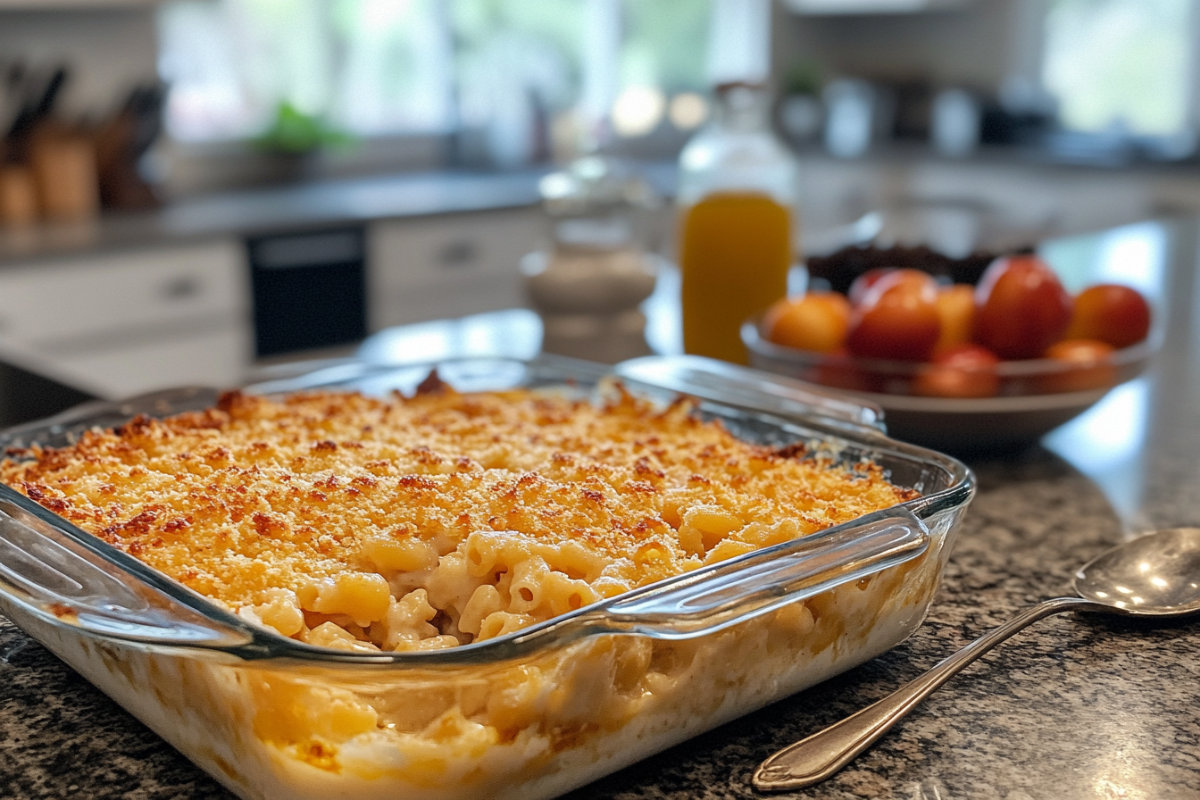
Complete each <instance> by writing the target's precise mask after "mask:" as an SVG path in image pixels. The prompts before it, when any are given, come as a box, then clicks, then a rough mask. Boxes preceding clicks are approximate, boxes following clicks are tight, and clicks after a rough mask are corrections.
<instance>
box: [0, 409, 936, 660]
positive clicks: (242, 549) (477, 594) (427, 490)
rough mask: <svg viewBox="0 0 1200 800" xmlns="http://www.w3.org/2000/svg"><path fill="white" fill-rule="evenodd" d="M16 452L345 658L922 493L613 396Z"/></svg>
mask: <svg viewBox="0 0 1200 800" xmlns="http://www.w3.org/2000/svg"><path fill="white" fill-rule="evenodd" d="M16 455H18V456H22V457H23V459H24V460H8V461H5V462H4V463H3V464H0V479H2V480H3V481H4V482H6V483H8V484H9V485H11V486H13V487H15V488H16V489H17V490H19V491H21V492H23V493H25V494H26V495H28V496H29V497H30V498H32V499H33V500H35V501H36V502H38V503H40V504H41V505H43V506H45V507H46V508H48V509H50V510H51V511H53V512H55V513H57V514H59V515H60V516H62V517H63V518H65V519H67V520H70V521H71V522H73V523H75V524H76V525H78V526H79V527H80V528H82V529H83V530H85V531H88V532H90V533H92V534H94V535H96V536H98V537H100V538H101V539H103V540H104V541H106V542H108V543H109V544H112V545H114V546H116V547H118V548H120V549H121V550H124V551H126V552H128V553H130V554H132V555H134V556H136V557H137V558H139V559H141V560H142V561H144V562H146V563H147V564H149V565H151V566H152V567H154V568H156V569H158V570H160V571H162V572H164V573H166V574H167V575H169V576H171V577H172V578H174V579H176V580H178V581H180V582H181V583H183V584H184V585H186V586H189V587H191V588H192V589H194V590H196V591H198V592H200V593H201V594H204V595H206V596H208V597H210V598H212V599H214V600H217V601H219V602H220V603H223V604H224V605H226V606H227V607H229V608H231V609H233V610H235V611H236V612H238V613H239V614H242V615H243V616H245V617H246V618H248V619H251V620H253V621H255V622H258V623H261V624H264V625H267V626H270V627H272V628H274V629H275V630H277V631H279V632H280V633H282V634H284V635H287V636H293V637H296V638H299V639H301V640H304V641H309V642H312V643H315V644H322V645H326V646H335V647H343V648H348V649H373V648H382V649H388V650H404V649H415V648H434V647H446V646H453V645H456V644H460V643H465V642H470V641H474V640H477V639H483V638H490V637H492V636H496V635H502V634H503V633H507V632H509V631H511V630H515V629H517V628H520V627H525V626H527V625H529V624H533V623H535V622H538V621H541V620H543V619H548V618H550V617H552V616H554V615H555V614H557V613H562V612H563V611H567V610H570V609H571V608H575V607H578V606H580V605H585V604H587V603H588V602H591V601H593V600H595V599H598V598H600V597H605V596H611V595H613V594H617V593H619V592H622V591H626V590H628V589H630V588H633V587H636V586H641V585H645V584H647V583H650V582H653V581H656V580H659V579H661V578H664V577H667V576H670V575H676V574H679V573H681V572H683V571H686V570H690V569H695V568H696V567H699V566H701V565H703V564H705V563H711V562H712V561H716V560H721V559H724V558H729V557H732V556H735V555H739V554H742V553H745V552H749V551H750V550H753V549H755V548H759V547H764V546H767V545H770V544H775V543H777V542H780V541H785V540H788V539H793V538H795V537H798V536H803V535H806V534H809V533H813V532H815V531H819V530H822V529H824V528H827V527H829V526H831V525H835V524H838V523H841V522H846V521H849V520H852V519H854V518H856V517H859V516H861V515H863V514H866V513H868V512H871V511H875V510H877V509H881V508H886V507H888V506H892V505H895V504H896V503H899V502H902V501H904V500H907V499H911V498H912V497H915V496H916V493H915V492H913V491H912V490H907V489H901V488H898V487H895V486H893V485H891V484H889V483H888V482H887V481H886V480H884V478H883V476H882V474H881V473H880V471H879V470H878V468H876V467H874V466H872V465H860V466H859V467H858V468H857V469H856V470H855V471H854V472H850V471H847V470H844V469H841V468H836V467H833V466H831V465H829V464H828V463H824V462H822V461H820V460H818V459H812V458H803V457H801V456H802V448H797V447H792V448H784V449H772V448H768V447H763V446H756V445H752V444H748V443H745V442H742V441H740V440H738V439H737V438H735V437H734V436H733V435H731V434H730V433H729V432H728V431H727V430H725V429H724V428H723V427H722V426H721V425H720V424H719V423H716V422H705V421H701V420H699V419H697V418H696V417H695V416H693V415H692V414H691V406H690V405H689V404H688V403H686V402H679V403H676V404H674V405H672V406H670V407H669V408H667V409H665V410H663V409H660V408H656V407H655V406H653V405H651V404H650V403H649V402H648V401H645V400H641V399H638V398H635V397H633V396H631V395H629V394H628V393H626V392H624V391H620V392H619V396H617V397H615V398H614V399H612V400H610V401H608V402H606V403H605V404H603V405H599V406H598V405H594V404H592V403H590V402H588V401H584V400H578V399H570V398H567V397H564V396H559V395H554V394H543V393H536V392H531V391H526V390H514V391H508V392H495V393H480V394H459V393H456V392H454V391H452V390H448V389H441V390H439V391H435V392H431V393H425V394H418V395H417V396H416V397H413V398H411V399H406V398H404V397H401V396H399V395H395V396H392V397H390V398H387V399H374V398H369V397H365V396H362V395H360V394H355V393H344V392H315V393H303V394H295V395H290V396H286V397H283V398H281V399H269V398H266V397H257V396H250V395H245V394H241V393H236V392H235V393H229V394H226V395H224V396H223V397H222V398H221V401H220V403H219V404H218V405H217V407H216V408H212V409H209V410H206V411H201V412H194V413H186V414H181V415H178V416H175V417H171V418H168V419H162V420H157V419H151V418H149V417H138V418H137V419H135V420H133V421H132V422H129V423H128V424H126V425H124V426H122V427H120V428H118V429H116V430H107V431H101V430H94V431H90V432H87V433H85V434H83V435H82V436H81V438H80V439H79V441H78V442H77V443H76V444H74V445H72V446H68V447H64V448H61V449H38V448H35V449H33V450H31V451H29V452H27V453H23V454H16Z"/></svg>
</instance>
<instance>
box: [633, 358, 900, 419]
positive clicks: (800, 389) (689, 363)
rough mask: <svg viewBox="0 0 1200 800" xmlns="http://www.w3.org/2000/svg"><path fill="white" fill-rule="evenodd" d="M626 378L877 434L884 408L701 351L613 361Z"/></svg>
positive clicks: (683, 392)
mask: <svg viewBox="0 0 1200 800" xmlns="http://www.w3.org/2000/svg"><path fill="white" fill-rule="evenodd" d="M614 372H615V373H616V374H617V375H618V376H620V377H621V378H623V379H625V380H627V381H630V382H631V383H640V384H643V385H646V386H652V387H657V388H660V389H668V390H670V391H673V392H679V393H681V394H688V395H692V396H694V397H699V398H701V399H703V400H712V401H714V402H717V403H724V404H726V405H731V406H737V407H739V408H749V409H752V410H755V411H765V412H768V413H771V414H778V415H780V416H785V417H795V416H804V417H813V416H815V417H822V418H825V419H828V420H832V421H834V422H836V423H838V426H839V427H847V425H848V426H849V427H852V428H855V429H856V430H858V431H860V432H861V431H868V432H870V433H872V434H878V433H880V432H882V431H884V430H885V428H884V424H883V409H882V408H880V407H879V406H877V405H874V404H873V403H868V402H865V401H859V400H857V399H851V398H850V397H845V396H841V395H836V394H833V393H832V392H829V393H827V392H822V391H821V390H820V389H817V388H815V387H813V386H811V385H809V384H806V383H802V382H801V381H797V380H792V379H791V378H785V377H782V376H780V375H772V374H770V373H767V372H762V371H760V370H756V369H751V368H749V367H742V366H738V365H737V364H730V363H728V362H726V361H717V360H716V359H712V358H703V357H701V356H646V357H644V358H635V359H631V360H629V361H623V362H621V363H620V364H617V365H616V367H615V368H614Z"/></svg>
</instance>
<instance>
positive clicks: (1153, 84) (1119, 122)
mask: <svg viewBox="0 0 1200 800" xmlns="http://www.w3.org/2000/svg"><path fill="white" fill-rule="evenodd" d="M1196 5H1197V4H1196V3H1194V2H1193V0H1049V2H1048V3H1047V10H1046V16H1045V18H1044V28H1043V35H1044V43H1045V44H1044V49H1043V55H1042V70H1041V72H1042V75H1041V77H1042V83H1043V85H1044V86H1045V87H1046V89H1047V90H1048V91H1049V92H1050V93H1051V94H1052V95H1054V96H1055V97H1056V98H1057V100H1058V103H1059V121H1060V124H1061V125H1062V127H1063V128H1065V129H1067V130H1071V131H1078V132H1085V133H1097V134H1115V135H1118V136H1134V137H1167V136H1173V135H1176V134H1179V133H1182V132H1184V131H1185V130H1186V129H1187V127H1188V125H1189V123H1190V122H1191V119H1190V114H1191V111H1192V108H1193V105H1194V100H1193V95H1194V94H1195V92H1196V87H1195V85H1194V82H1193V80H1192V74H1193V72H1194V71H1195V65H1194V64H1193V63H1192V62H1191V58H1192V56H1191V53H1193V52H1194V51H1195V48H1194V47H1193V44H1194V43H1196V42H1197V41H1198V40H1200V37H1198V36H1197V35H1196V33H1195V29H1196V27H1197V22H1198V21H1200V20H1197V19H1196V14H1197V13H1198V12H1197V10H1196Z"/></svg>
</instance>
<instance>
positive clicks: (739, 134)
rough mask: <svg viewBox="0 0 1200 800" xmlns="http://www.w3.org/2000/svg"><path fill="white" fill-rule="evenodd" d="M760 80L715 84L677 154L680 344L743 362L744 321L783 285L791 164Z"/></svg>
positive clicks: (790, 252) (790, 226) (789, 247)
mask: <svg viewBox="0 0 1200 800" xmlns="http://www.w3.org/2000/svg"><path fill="white" fill-rule="evenodd" d="M770 109H771V102H770V95H769V93H768V92H767V90H766V88H765V87H764V86H763V85H762V84H759V83H751V82H731V83H725V84H721V85H719V86H718V87H717V89H716V102H715V109H714V114H713V119H712V122H711V123H710V124H709V125H708V126H706V127H705V128H704V129H702V130H701V131H700V132H699V133H698V134H697V135H696V136H695V137H694V138H693V139H692V140H691V141H690V142H689V143H688V145H687V146H686V147H685V148H684V150H683V153H682V154H681V155H680V177H679V194H678V202H679V205H680V208H681V212H680V213H681V218H680V233H679V264H680V271H681V273H682V278H683V288H682V304H683V346H684V350H685V351H686V352H688V353H694V354H696V355H703V356H710V357H713V358H720V359H724V360H726V361H734V362H737V363H743V364H744V363H746V362H747V354H746V349H745V347H744V346H743V344H742V341H741V338H740V335H739V331H740V328H741V325H742V323H743V322H744V321H745V320H746V319H748V318H750V317H751V316H753V315H755V314H757V313H759V312H761V311H763V310H765V309H766V308H767V307H768V306H769V305H771V303H773V302H775V301H776V300H778V299H780V298H781V297H783V296H784V295H785V294H786V293H787V277H788V270H789V269H790V268H791V266H792V262H793V261H794V252H795V251H794V244H793V231H794V226H795V219H794V215H795V201H796V197H795V194H796V162H795V159H794V158H793V156H792V154H791V152H790V151H789V150H788V149H787V147H786V146H785V145H784V144H783V143H782V142H780V141H779V139H778V138H776V136H775V134H774V133H773V132H772V130H771V125H770Z"/></svg>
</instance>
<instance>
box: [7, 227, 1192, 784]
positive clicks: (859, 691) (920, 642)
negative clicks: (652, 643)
mask: <svg viewBox="0 0 1200 800" xmlns="http://www.w3.org/2000/svg"><path fill="white" fill-rule="evenodd" d="M1198 231H1200V225H1198V224H1197V223H1195V222H1191V221H1184V222H1175V223H1170V224H1151V225H1143V226H1135V227H1133V228H1128V229H1121V230H1118V231H1114V232H1111V233H1108V234H1103V235H1101V236H1099V237H1090V238H1089V239H1087V240H1078V241H1076V242H1073V243H1071V244H1072V247H1071V248H1069V249H1070V250H1071V251H1073V252H1076V253H1079V252H1086V253H1091V254H1092V256H1091V257H1093V258H1095V259H1098V260H1099V262H1101V263H1102V264H1107V265H1109V267H1111V268H1112V269H1125V270H1126V272H1124V273H1122V274H1127V275H1133V276H1135V278H1137V279H1138V280H1144V281H1149V282H1150V283H1149V284H1147V285H1148V286H1149V290H1150V291H1151V293H1152V294H1153V295H1155V296H1156V297H1158V298H1159V299H1160V302H1161V303H1162V304H1163V306H1167V305H1169V306H1170V307H1171V313H1170V315H1169V316H1168V317H1167V318H1166V323H1165V325H1164V326H1163V327H1164V329H1165V333H1166V343H1165V346H1164V349H1163V351H1162V352H1161V353H1160V354H1159V357H1158V358H1157V359H1156V361H1155V362H1154V364H1153V366H1152V367H1151V369H1150V370H1149V371H1148V373H1147V374H1146V375H1144V376H1143V377H1141V378H1139V379H1138V380H1136V381H1134V382H1132V383H1130V384H1126V385H1125V386H1123V387H1121V388H1119V389H1118V390H1116V391H1114V392H1113V393H1112V394H1110V395H1109V397H1108V398H1107V399H1106V400H1105V401H1103V402H1102V403H1101V404H1100V405H1098V406H1096V407H1095V408H1094V409H1093V410H1092V411H1091V412H1089V413H1088V414H1086V415H1085V416H1083V417H1080V418H1079V419H1077V420H1076V421H1075V422H1073V423H1070V424H1068V425H1067V426H1064V427H1063V428H1060V429H1059V430H1058V431H1055V432H1054V433H1052V434H1050V435H1049V436H1047V437H1046V438H1045V439H1043V441H1042V442H1041V443H1040V444H1037V445H1035V446H1033V447H1031V448H1029V449H1028V450H1025V451H1023V452H1020V453H1012V454H1007V455H1004V456H982V457H974V458H968V459H967V460H968V463H969V464H970V465H971V466H972V467H973V468H974V469H975V470H976V472H977V476H978V484H979V494H978V497H977V499H976V500H975V502H974V503H973V504H972V506H971V508H970V511H969V512H968V513H967V516H966V519H965V522H964V524H963V526H962V529H961V531H960V534H959V537H958V540H957V542H956V544H955V546H954V550H953V553H952V554H951V556H950V560H949V565H948V567H947V570H946V574H945V578H944V582H943V585H942V587H941V589H940V590H939V592H938V594H937V596H936V598H935V599H934V602H933V605H932V607H931V610H930V613H929V617H928V620H927V621H926V622H925V624H924V625H923V626H922V627H921V628H920V629H919V630H918V631H917V633H916V634H914V635H913V636H912V637H911V638H910V639H909V640H908V641H906V642H904V643H903V644H901V645H899V646H898V647H896V648H894V649H893V650H891V651H890V652H888V653H887V654H885V655H884V656H882V657H880V658H877V659H875V660H873V661H871V662H868V663H867V664H865V665H863V666H861V667H858V668H856V669H854V670H851V671H849V672H847V673H845V674H843V675H841V676H839V677H836V678H834V679H832V680H830V681H827V682H826V683H824V684H822V685H819V686H817V687H815V688H813V689H810V690H808V691H805V692H802V693H800V694H797V695H795V696H793V697H791V698H789V699H787V700H784V701H782V702H779V703H776V704H774V705H772V706H769V707H767V708H765V709H763V710H761V711H759V712H757V713H754V714H752V715H750V716H747V717H744V718H742V719H741V720H738V721H735V722H733V723H730V724H728V725H725V726H724V727H721V728H719V729H717V730H715V731H712V732H710V733H707V734H705V735H702V736H700V737H697V738H696V739H693V740H691V741H689V742H687V743H685V744H682V745H680V746H678V747H675V748H673V749H671V750H668V751H666V752H664V753H662V754H659V755H656V756H652V757H650V758H648V759H646V760H645V761H643V762H641V763H639V764H637V765H634V766H633V767H630V768H628V769H626V770H623V771H621V772H619V773H617V774H615V775H612V776H610V777H608V778H605V779H602V780H600V781H598V782H596V783H594V784H592V785H590V786H587V787H585V788H583V789H581V790H578V791H577V792H575V793H573V794H571V795H570V796H569V797H570V798H572V800H592V798H597V799H598V798H609V797H615V798H621V799H622V800H638V799H639V798H645V799H646V800H650V799H651V798H653V799H654V800H663V799H664V798H678V800H684V798H687V799H688V800H695V799H696V798H752V797H758V796H759V795H756V794H755V793H754V792H753V790H752V789H751V788H750V785H749V778H750V775H751V773H752V771H753V769H754V767H755V766H756V765H757V764H758V763H759V762H760V761H761V760H762V759H763V758H765V757H766V756H768V755H769V754H771V753H772V752H774V751H775V750H777V749H778V748H780V747H783V746H785V745H787V744H789V743H791V742H793V741H795V740H797V739H799V738H802V737H803V736H805V735H807V734H809V733H812V732H814V731H816V730H818V729H820V728H822V727H824V726H826V725H828V724H830V723H832V722H835V721H837V720H839V719H841V718H842V717H844V716H846V715H848V714H849V713H851V712H853V711H854V710H856V709H858V708H860V707H862V706H863V705H866V704H867V703H869V702H871V701H874V700H876V699H878V698H880V697H882V696H884V695H885V694H887V693H888V692H889V691H891V690H892V689H894V688H895V687H897V686H899V685H900V684H901V683H902V682H904V681H906V680H908V679H911V678H913V677H916V676H917V675H918V674H920V673H921V672H922V671H924V670H925V669H927V668H928V667H930V666H932V665H933V664H934V663H935V662H936V661H938V660H939V659H941V658H942V657H944V656H946V655H948V654H949V653H951V652H953V651H954V650H956V649H958V648H960V647H962V646H963V645H965V644H966V643H967V642H969V641H970V640H972V639H973V638H975V637H976V636H977V635H979V634H980V633H982V632H983V631H985V630H987V629H989V628H991V627H993V626H995V625H997V624H999V623H1001V622H1003V621H1005V620H1007V619H1008V618H1009V617H1011V616H1012V615H1013V614H1014V613H1015V612H1016V611H1017V610H1018V609H1020V608H1023V607H1025V606H1028V605H1031V604H1033V603H1036V602H1037V601H1039V600H1042V599H1045V598H1048V597H1053V596H1057V595H1061V594H1064V593H1068V592H1069V590H1070V579H1071V576H1072V574H1073V572H1074V570H1075V569H1076V568H1077V567H1078V566H1079V565H1081V564H1083V563H1084V562H1086V561H1088V560H1089V559H1091V558H1092V557H1093V556H1095V555H1097V554H1098V553H1099V552H1100V551H1102V550H1104V549H1106V548H1108V547H1110V546H1112V545H1114V544H1116V543H1118V542H1120V541H1122V540H1123V539H1125V538H1127V537H1130V536H1133V535H1135V534H1136V533H1137V532H1139V531H1143V530H1148V529H1151V528H1156V527H1173V526H1188V525H1197V524H1200V492H1197V491H1196V486H1197V485H1200V403H1198V402H1197V401H1196V399H1195V398H1196V397H1198V396H1200V324H1197V323H1194V322H1193V321H1192V319H1193V315H1192V314H1191V313H1190V311H1191V309H1194V308H1196V307H1197V299H1198V298H1197V293H1198V290H1200V284H1198V283H1197V282H1196V281H1195V280H1194V272H1195V269H1196V266H1197V254H1198V249H1197V232H1198ZM1106 253H1108V254H1109V255H1111V254H1113V253H1116V254H1118V255H1119V256H1120V258H1116V257H1113V258H1110V257H1108V256H1106V255H1105V254H1106ZM1139 259H1140V261H1139ZM1112 265H1116V266H1115V267H1114V266H1112ZM1109 267H1105V268H1106V269H1107V268H1109ZM1159 267H1162V269H1159ZM1109 274H1114V273H1109ZM1137 276H1140V277H1137ZM1147 276H1149V277H1147ZM1197 709H1200V622H1183V623H1175V624H1171V625H1166V626H1161V627H1150V626H1146V625H1142V624H1137V623H1134V622H1131V621H1120V620H1116V621H1114V620H1110V619H1107V618H1096V617H1076V616H1073V615H1068V616H1059V617H1052V618H1050V619H1047V620H1045V621H1043V622H1040V623H1038V624H1036V625H1035V626H1034V627H1032V628H1031V629H1029V630H1028V631H1026V632H1024V633H1022V634H1021V635H1019V636H1018V637H1016V638H1015V639H1013V640H1011V641H1009V642H1008V643H1006V644H1004V645H1002V646H1001V647H1000V648H999V649H997V650H996V651H994V652H993V653H991V654H989V655H987V656H985V657H984V658H983V659H982V660H981V661H980V662H978V663H977V664H975V665H973V666H972V667H970V668H968V669H967V670H966V671H965V672H964V673H963V674H961V675H959V676H958V677H957V678H955V679H954V680H953V681H952V682H951V683H949V684H948V685H947V686H945V687H943V688H942V689H941V690H940V691H938V692H937V693H935V694H934V695H933V696H932V697H931V698H930V699H929V700H927V701H926V702H925V703H924V704H923V705H922V706H921V707H920V708H919V709H918V710H917V711H916V712H915V713H913V714H912V715H911V716H910V717H909V718H908V719H906V720H905V721H903V722H902V723H900V724H899V725H898V726H897V728H896V729H894V730H893V731H892V732H891V733H890V734H889V735H887V736H886V737H885V738H884V739H882V740H881V741H880V742H879V743H878V744H877V745H876V746H875V747H874V748H872V749H871V750H868V751H867V752H866V753H865V754H863V755H862V756H860V758H859V759H858V760H857V761H855V762H854V763H853V764H851V765H850V766H849V767H848V768H847V769H846V770H845V771H843V772H842V773H840V774H839V775H837V776H835V777H834V778H832V779H831V780H829V781H827V782H826V783H824V784H821V785H819V786H817V787H814V788H812V789H809V790H807V791H804V792H797V793H795V795H794V796H800V797H811V798H830V799H833V798H837V799H838V800H842V799H843V798H845V799H848V798H863V797H871V798H896V799H897V800H900V798H903V799H904V800H910V799H911V798H921V799H922V800H924V799H925V798H939V800H950V799H953V800H959V799H960V798H972V799H974V798H979V799H981V800H993V799H994V800H1041V799H1042V798H1046V799H1047V800H1051V799H1053V800H1077V799H1078V800H1083V799H1084V798H1105V799H1106V800H1107V799H1108V798H1175V797H1200V711H1197ZM69 797H88V798H96V800H106V799H107V798H130V799H132V798H136V799H137V800H162V799H165V798H214V799H215V798H229V797H231V795H229V794H228V793H227V792H226V791H225V790H224V789H222V788H221V787H220V786H219V785H218V784H216V783H215V782H214V781H213V780H211V779H210V778H208V777H207V776H205V775H204V774H203V773H201V772H200V771H199V770H198V769H196V768H195V767H193V766H192V765H191V764H190V763H189V762H187V761H186V760H185V759H183V758H182V757H181V756H179V755H177V754H176V753H175V752H174V751H173V750H172V749H171V748H170V747H169V746H167V745H166V744H165V743H163V742H162V741H161V740H159V739H158V738H157V737H156V736H155V735H154V734H153V733H151V732H150V731H149V730H147V729H146V728H144V727H143V726H142V725H141V724H140V723H138V722H136V721H135V720H134V719H133V718H132V717H130V716H129V715H128V714H126V713H125V712H124V711H123V710H121V709H120V708H119V707H118V706H117V705H115V704H114V703H112V702H111V701H109V700H108V699H107V698H106V697H105V696H103V695H102V694H100V693H99V692H98V691H96V690H95V689H93V688H92V687H91V686H90V685H88V684H87V683H86V682H85V681H83V680H82V679H81V678H79V677H77V676H76V675H75V674H74V673H73V672H72V671H71V670H70V669H68V668H67V667H65V666H64V665H62V664H61V663H60V662H59V661H58V660H57V659H56V658H55V657H54V656H52V655H50V654H49V653H48V652H47V651H46V650H45V649H43V648H42V647H41V646H40V645H38V644H36V643H34V642H31V641H30V640H29V639H28V638H26V637H25V636H24V635H23V634H22V633H20V632H19V631H17V630H16V629H14V628H13V627H12V626H11V625H9V624H7V623H0V798H3V799H4V800H9V798H13V799H15V798H20V799H21V800H47V799H49V798H69Z"/></svg>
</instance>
